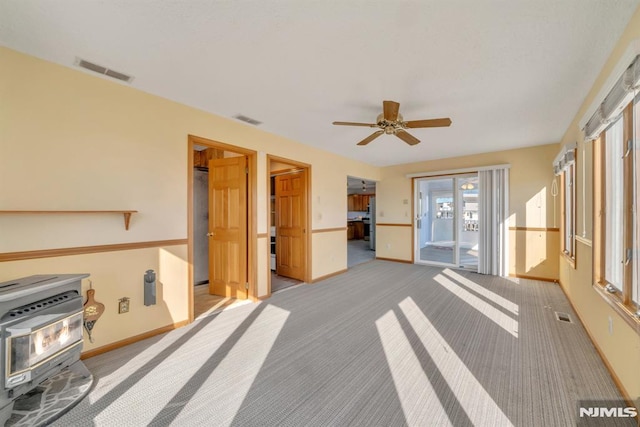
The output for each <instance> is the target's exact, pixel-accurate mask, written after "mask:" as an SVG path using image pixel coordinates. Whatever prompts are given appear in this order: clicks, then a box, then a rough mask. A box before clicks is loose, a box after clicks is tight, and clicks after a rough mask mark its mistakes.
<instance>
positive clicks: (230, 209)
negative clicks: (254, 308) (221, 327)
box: [187, 135, 257, 321]
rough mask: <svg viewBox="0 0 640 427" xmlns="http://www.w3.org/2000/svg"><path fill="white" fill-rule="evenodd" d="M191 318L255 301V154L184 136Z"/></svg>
mask: <svg viewBox="0 0 640 427" xmlns="http://www.w3.org/2000/svg"><path fill="white" fill-rule="evenodd" d="M187 145H188V202H187V204H188V209H187V210H188V259H189V267H190V268H189V300H190V301H191V304H190V307H189V319H190V320H191V321H193V319H194V318H195V317H196V316H199V315H201V314H204V313H210V312H212V311H214V310H217V309H219V308H222V307H224V306H226V305H230V304H232V303H234V302H236V301H238V300H246V299H255V296H256V294H255V285H256V271H255V267H254V266H255V260H256V251H257V247H256V239H257V238H256V224H255V215H251V212H253V210H254V208H255V203H256V201H255V191H253V189H254V188H255V183H256V174H255V171H256V153H255V152H254V151H252V150H247V149H244V148H241V147H235V146H232V145H229V144H224V143H220V142H216V141H211V140H207V139H204V138H200V137H196V136H192V135H190V136H189V138H188V144H187Z"/></svg>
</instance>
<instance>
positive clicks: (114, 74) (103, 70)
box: [76, 58, 133, 83]
mask: <svg viewBox="0 0 640 427" xmlns="http://www.w3.org/2000/svg"><path fill="white" fill-rule="evenodd" d="M76 65H77V66H78V67H81V68H84V69H87V70H90V71H93V72H94V73H98V74H104V75H105V76H109V77H111V78H114V79H118V80H120V81H123V82H126V83H131V80H133V77H131V76H128V75H126V74H123V73H120V72H118V71H114V70H111V69H109V68H107V67H103V66H102V65H98V64H94V63H93V62H89V61H85V60H84V59H80V58H77V59H76Z"/></svg>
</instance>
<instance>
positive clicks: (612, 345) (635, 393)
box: [559, 8, 640, 406]
mask: <svg viewBox="0 0 640 427" xmlns="http://www.w3.org/2000/svg"><path fill="white" fill-rule="evenodd" d="M638 43H640V8H639V9H637V10H636V12H635V13H634V15H633V16H632V17H631V20H630V21H629V24H628V25H627V28H626V29H625V31H624V33H623V34H622V36H621V38H620V40H619V41H618V43H617V44H616V46H615V48H614V49H613V51H612V52H611V55H610V56H609V58H608V60H607V62H606V64H605V65H604V67H603V68H602V70H601V71H600V74H599V75H598V78H597V79H596V81H595V83H594V85H593V86H592V87H591V90H590V91H589V93H587V94H586V96H585V99H584V102H583V104H582V106H581V107H580V109H579V110H578V113H577V114H576V116H575V118H574V120H573V122H572V123H571V125H570V126H569V127H568V128H567V131H566V133H565V135H564V137H563V138H562V144H563V145H564V144H569V143H572V142H578V147H580V148H582V147H583V146H584V147H585V149H586V150H587V157H586V159H587V162H586V170H585V172H586V182H585V180H584V179H583V178H582V162H581V161H580V159H578V161H577V164H578V168H577V169H578V170H577V175H578V176H577V184H578V185H577V198H578V200H577V230H578V233H579V235H580V234H582V228H583V226H582V224H583V218H584V222H585V223H586V226H587V233H586V236H587V238H588V239H590V238H591V237H592V236H593V233H592V232H593V224H592V222H593V221H592V218H593V215H592V211H591V210H592V206H593V203H592V202H593V200H592V195H591V188H592V172H593V167H592V164H591V162H590V161H588V160H590V154H591V153H590V151H591V144H590V143H588V144H587V145H586V146H585V145H584V135H583V132H582V130H581V129H580V125H579V122H580V120H581V119H582V118H583V117H584V116H585V115H586V114H587V110H588V109H589V107H590V106H591V104H592V103H593V102H594V101H595V102H600V101H601V100H600V99H597V100H596V96H598V94H599V93H600V92H601V91H602V90H603V86H604V85H605V84H606V83H607V80H608V79H609V77H610V76H611V75H612V73H613V72H614V69H615V68H616V66H617V64H618V62H619V61H620V59H621V58H622V57H623V55H624V54H625V51H626V50H627V49H629V48H630V46H632V45H636V46H638ZM604 90H607V88H604ZM578 154H580V151H579V152H578ZM585 185H586V187H585V190H586V191H585V193H586V197H583V192H582V187H583V186H585ZM588 241H589V240H588ZM576 252H577V259H576V268H575V269H574V268H572V267H571V265H570V264H569V263H567V262H566V260H565V259H564V258H563V257H559V263H560V282H561V284H562V286H563V288H564V290H565V292H566V293H567V295H568V296H569V299H570V300H571V302H572V303H573V306H574V307H575V309H576V311H577V312H578V314H579V316H580V318H581V319H582V321H583V323H584V325H585V327H586V329H587V330H588V331H589V334H590V335H591V338H592V340H594V342H595V344H596V346H597V347H598V348H599V349H600V351H601V354H602V355H603V356H604V358H605V359H606V361H607V363H608V364H609V365H610V366H611V368H612V369H613V372H614V375H615V376H616V377H617V379H618V380H619V381H620V383H621V384H622V387H623V388H624V391H625V393H626V394H627V396H628V397H630V398H631V399H636V406H637V405H640V401H638V400H637V399H638V398H639V396H640V369H638V362H640V328H636V329H635V330H634V328H632V327H631V326H629V325H628V324H627V323H626V322H625V321H624V320H623V319H622V318H621V317H620V315H618V314H617V312H615V311H614V310H613V309H612V308H611V307H610V306H609V305H608V304H607V303H606V302H605V301H604V300H603V299H602V297H600V295H599V294H597V293H596V291H595V290H594V289H593V288H592V283H593V274H592V268H593V264H592V256H591V255H592V248H591V247H590V246H588V245H586V244H584V243H583V242H578V243H577V248H576ZM610 321H611V322H612V323H613V332H612V333H609V322H610Z"/></svg>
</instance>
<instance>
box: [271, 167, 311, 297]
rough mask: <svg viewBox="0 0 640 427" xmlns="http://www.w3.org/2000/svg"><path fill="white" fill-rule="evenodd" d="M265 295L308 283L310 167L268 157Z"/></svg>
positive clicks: (309, 277) (309, 267)
mask: <svg viewBox="0 0 640 427" xmlns="http://www.w3.org/2000/svg"><path fill="white" fill-rule="evenodd" d="M267 169H268V172H269V177H268V180H267V183H268V186H267V189H268V193H269V195H270V201H269V215H267V218H268V229H269V235H268V241H269V247H270V251H269V256H270V262H269V274H268V275H267V277H268V294H269V295H270V294H272V293H273V292H277V291H280V290H283V289H286V288H289V287H292V286H295V285H298V284H301V283H310V281H311V250H310V248H311V227H310V224H311V217H310V214H311V207H310V206H311V203H310V195H311V166H310V165H308V164H306V163H301V162H297V161H294V160H290V159H285V158H281V157H276V156H270V155H268V156H267Z"/></svg>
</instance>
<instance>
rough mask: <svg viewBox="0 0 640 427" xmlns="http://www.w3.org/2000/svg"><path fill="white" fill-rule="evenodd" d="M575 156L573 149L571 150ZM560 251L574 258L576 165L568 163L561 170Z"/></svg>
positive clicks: (573, 259)
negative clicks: (561, 228) (561, 227)
mask: <svg viewBox="0 0 640 427" xmlns="http://www.w3.org/2000/svg"><path fill="white" fill-rule="evenodd" d="M573 157H574V158H575V149H574V150H573ZM561 182H562V207H563V209H562V226H563V230H562V231H563V233H562V253H564V254H565V255H566V256H567V257H569V258H570V259H571V260H572V261H573V266H574V267H575V259H576V251H575V247H576V235H575V234H576V209H575V206H576V185H575V182H576V165H575V163H573V162H572V163H570V164H568V165H567V166H565V168H564V169H563V171H562V174H561Z"/></svg>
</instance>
